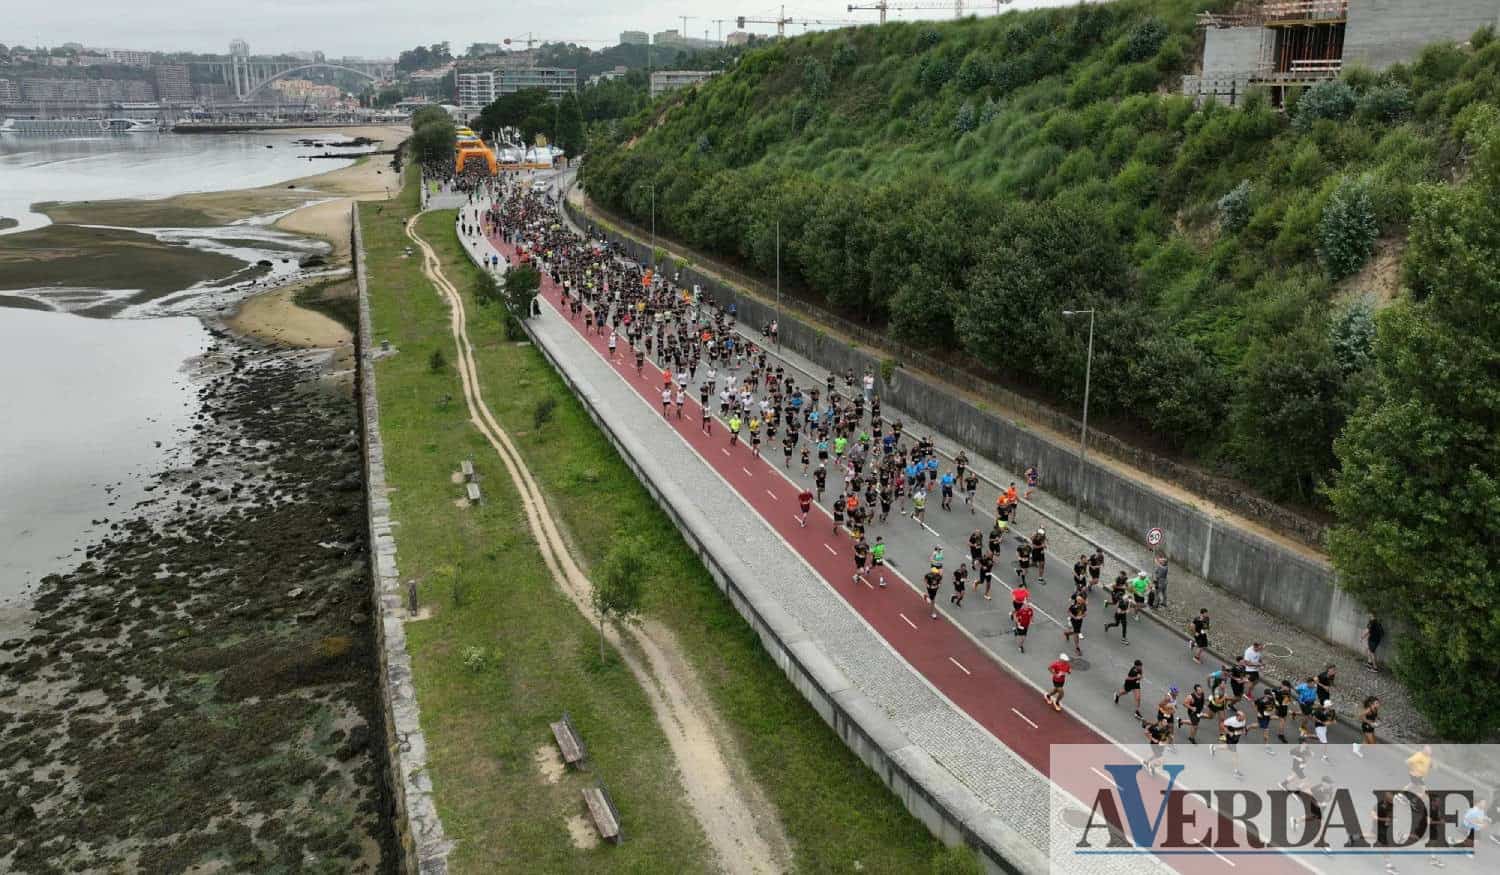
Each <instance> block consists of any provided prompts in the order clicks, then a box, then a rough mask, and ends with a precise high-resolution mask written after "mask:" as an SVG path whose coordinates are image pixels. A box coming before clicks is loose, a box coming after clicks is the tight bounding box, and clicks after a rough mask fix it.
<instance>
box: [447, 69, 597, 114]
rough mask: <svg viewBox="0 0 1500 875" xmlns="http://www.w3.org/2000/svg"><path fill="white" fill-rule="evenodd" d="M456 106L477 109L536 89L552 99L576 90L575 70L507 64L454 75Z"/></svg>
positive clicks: (576, 77) (576, 75) (472, 110)
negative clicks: (544, 92) (455, 77)
mask: <svg viewBox="0 0 1500 875" xmlns="http://www.w3.org/2000/svg"><path fill="white" fill-rule="evenodd" d="M457 78H458V82H457V85H458V105H459V107H460V108H462V109H464V110H466V111H470V112H477V111H479V110H481V109H483V108H484V107H486V106H488V105H490V104H491V103H493V102H494V101H495V100H497V99H498V98H501V97H504V96H505V95H507V94H515V93H516V92H518V91H527V90H530V89H533V88H540V89H542V90H543V91H546V92H547V96H548V97H549V98H551V99H552V100H561V99H562V98H563V95H565V94H576V93H577V92H578V71H577V70H576V69H574V68H572V67H511V66H501V67H499V68H497V69H494V70H477V71H473V72H465V73H459V74H458V77H457Z"/></svg>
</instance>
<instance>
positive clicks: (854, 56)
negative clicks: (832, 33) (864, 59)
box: [828, 40, 859, 71]
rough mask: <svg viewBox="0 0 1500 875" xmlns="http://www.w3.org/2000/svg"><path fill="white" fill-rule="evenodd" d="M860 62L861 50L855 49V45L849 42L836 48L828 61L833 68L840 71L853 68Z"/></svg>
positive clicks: (843, 42) (845, 41) (842, 42)
mask: <svg viewBox="0 0 1500 875" xmlns="http://www.w3.org/2000/svg"><path fill="white" fill-rule="evenodd" d="M858 61H859V50H858V49H856V48H854V45H853V44H852V43H850V42H849V41H848V40H843V41H841V42H840V43H839V44H838V45H836V46H834V47H833V54H832V55H831V56H830V57H829V59H828V62H829V63H830V64H832V65H833V68H834V69H835V70H840V71H842V70H847V69H849V68H851V67H853V66H854V65H855V64H856V63H858Z"/></svg>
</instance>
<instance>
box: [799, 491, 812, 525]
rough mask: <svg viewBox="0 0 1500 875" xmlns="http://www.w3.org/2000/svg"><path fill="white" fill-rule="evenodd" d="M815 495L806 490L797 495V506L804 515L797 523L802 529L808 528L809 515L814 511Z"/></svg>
mask: <svg viewBox="0 0 1500 875" xmlns="http://www.w3.org/2000/svg"><path fill="white" fill-rule="evenodd" d="M812 501H813V494H812V493H811V492H808V491H807V490H806V489H804V490H802V491H801V492H799V493H797V506H798V507H799V508H801V509H802V515H801V516H799V517H797V522H798V523H800V524H801V525H802V528H804V529H805V528H807V514H808V513H809V512H810V511H811V510H812Z"/></svg>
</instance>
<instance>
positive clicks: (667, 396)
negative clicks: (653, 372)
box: [661, 389, 672, 419]
mask: <svg viewBox="0 0 1500 875" xmlns="http://www.w3.org/2000/svg"><path fill="white" fill-rule="evenodd" d="M661 415H662V418H663V419H666V418H667V417H669V416H671V415H672V390H671V389H663V390H661Z"/></svg>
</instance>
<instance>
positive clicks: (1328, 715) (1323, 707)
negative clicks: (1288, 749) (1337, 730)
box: [1312, 699, 1334, 763]
mask: <svg viewBox="0 0 1500 875" xmlns="http://www.w3.org/2000/svg"><path fill="white" fill-rule="evenodd" d="M1312 718H1313V734H1314V735H1316V736H1317V737H1318V749H1319V750H1321V751H1322V752H1323V762H1325V763H1331V762H1333V760H1330V759H1329V758H1328V727H1330V726H1332V725H1333V720H1334V714H1333V700H1332V699H1324V700H1323V701H1322V702H1320V703H1319V704H1317V705H1314V706H1313V712H1312Z"/></svg>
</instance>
